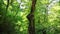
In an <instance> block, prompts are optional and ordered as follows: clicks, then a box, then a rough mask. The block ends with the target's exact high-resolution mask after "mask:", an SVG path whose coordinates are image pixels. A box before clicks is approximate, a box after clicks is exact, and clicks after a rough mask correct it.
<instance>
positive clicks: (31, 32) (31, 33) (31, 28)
mask: <svg viewBox="0 0 60 34" xmlns="http://www.w3.org/2000/svg"><path fill="white" fill-rule="evenodd" d="M35 5H36V0H32V6H31V12H30V14H28V15H27V18H28V20H29V26H28V31H29V34H35V23H34V10H35Z"/></svg>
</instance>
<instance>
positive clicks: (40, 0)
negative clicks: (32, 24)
mask: <svg viewBox="0 0 60 34" xmlns="http://www.w3.org/2000/svg"><path fill="white" fill-rule="evenodd" d="M49 1H50V0H37V2H36V6H35V7H36V8H35V12H34V18H35V33H36V34H43V32H44V31H46V34H60V1H59V2H57V3H55V4H54V5H53V6H52V7H51V8H50V9H49V10H48V6H49V5H50V4H51V3H52V2H50V3H49ZM52 1H53V0H52ZM31 4H32V0H21V1H20V0H0V34H28V25H29V21H28V19H27V18H26V16H27V15H28V14H29V13H30V9H31ZM43 30H44V31H43Z"/></svg>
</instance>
